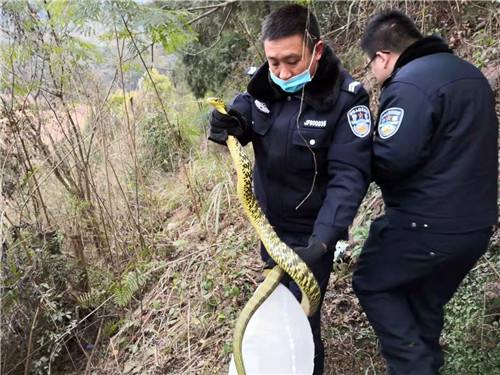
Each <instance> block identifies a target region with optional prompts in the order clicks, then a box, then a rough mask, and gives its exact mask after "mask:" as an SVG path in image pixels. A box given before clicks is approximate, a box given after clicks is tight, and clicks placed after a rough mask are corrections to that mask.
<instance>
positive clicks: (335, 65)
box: [247, 46, 340, 112]
mask: <svg viewBox="0 0 500 375" xmlns="http://www.w3.org/2000/svg"><path fill="white" fill-rule="evenodd" d="M247 91H248V93H249V94H250V95H252V96H253V97H254V98H256V99H258V100H262V101H268V102H274V101H278V100H281V99H284V98H285V97H287V96H289V95H290V94H289V93H286V92H284V91H283V90H281V88H280V87H279V86H277V85H276V84H275V83H274V82H273V81H271V78H270V77H269V64H268V63H267V62H266V63H264V64H263V65H262V66H261V67H260V68H259V70H257V72H256V73H255V75H254V76H253V78H252V79H251V81H250V83H249V84H248V87H247ZM339 91H340V60H339V59H338V58H337V56H335V54H334V53H333V51H332V49H331V48H330V47H328V46H325V52H324V53H323V56H322V57H321V59H320V60H319V64H318V69H317V70H316V74H315V75H314V77H313V79H312V81H311V82H309V83H308V84H306V86H305V88H304V102H305V103H307V104H309V105H310V106H312V107H313V108H314V109H315V110H317V111H320V112H323V111H325V110H327V109H330V108H331V107H332V106H333V104H335V101H336V100H337V97H338V94H339ZM292 95H294V96H301V91H298V92H297V93H295V94H292Z"/></svg>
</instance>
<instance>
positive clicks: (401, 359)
mask: <svg viewBox="0 0 500 375" xmlns="http://www.w3.org/2000/svg"><path fill="white" fill-rule="evenodd" d="M491 234H492V231H491V228H485V229H483V230H477V231H474V232H469V233H459V234H437V233H429V232H425V231H418V230H414V229H411V228H398V227H396V226H393V225H391V224H389V221H388V220H387V218H385V217H382V218H379V219H377V220H375V221H374V222H373V223H372V225H371V228H370V233H369V235H368V239H367V241H366V243H365V245H364V247H363V250H362V251H361V255H360V257H359V260H358V263H357V266H356V269H355V271H354V274H353V288H354V291H355V293H356V295H357V297H358V299H359V301H360V303H361V306H362V307H363V310H364V311H365V313H366V315H367V317H368V320H369V321H370V324H371V325H372V327H373V328H374V330H375V332H376V334H377V336H378V338H379V340H380V343H381V347H382V355H383V356H384V358H385V359H386V362H387V374H390V375H403V374H405V375H436V374H439V368H440V367H441V366H442V365H443V363H444V360H443V352H442V349H441V347H440V345H439V336H440V334H441V331H442V329H443V322H444V312H443V307H444V305H445V304H446V303H447V302H448V301H449V300H450V299H451V297H452V296H453V294H454V293H455V291H456V290H457V288H458V286H459V285H460V283H461V281H462V280H463V279H464V277H465V276H466V274H467V273H468V272H469V271H470V270H471V269H472V267H473V266H474V264H475V263H476V262H477V260H478V259H479V258H480V257H481V255H483V254H484V253H485V252H486V250H487V247H488V242H489V239H490V237H491Z"/></svg>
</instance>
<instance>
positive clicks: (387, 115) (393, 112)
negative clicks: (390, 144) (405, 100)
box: [378, 107, 405, 139]
mask: <svg viewBox="0 0 500 375" xmlns="http://www.w3.org/2000/svg"><path fill="white" fill-rule="evenodd" d="M404 114H405V111H404V109H403V108H398V107H391V108H387V109H386V110H384V111H383V112H382V113H381V114H380V119H379V121H378V135H379V137H380V138H382V139H387V138H391V137H392V136H393V135H394V134H396V132H397V131H398V130H399V127H400V126H401V122H402V121H403V116H404Z"/></svg>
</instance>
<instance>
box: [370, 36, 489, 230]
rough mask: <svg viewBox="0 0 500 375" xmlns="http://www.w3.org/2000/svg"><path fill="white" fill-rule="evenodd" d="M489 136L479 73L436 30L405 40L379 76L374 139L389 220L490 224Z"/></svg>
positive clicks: (436, 226) (423, 224) (426, 226)
mask: <svg viewBox="0 0 500 375" xmlns="http://www.w3.org/2000/svg"><path fill="white" fill-rule="evenodd" d="M497 138H498V123H497V116H496V113H495V103H494V97H493V94H492V90H491V88H490V86H489V84H488V82H487V80H486V79H485V77H484V76H483V75H482V74H481V72H480V71H479V70H478V69H477V68H475V67H474V66H473V65H471V64H469V63H467V62H465V61H463V60H462V59H460V58H458V57H456V56H455V55H453V54H452V53H451V50H450V49H449V48H448V46H447V45H446V44H445V43H444V42H443V41H442V40H441V39H439V38H437V37H428V38H424V39H422V40H419V41H417V42H416V43H414V44H413V45H411V46H410V47H408V48H407V50H405V51H404V52H403V53H402V54H401V56H400V57H399V59H398V60H397V62H396V65H395V68H394V71H393V74H392V76H391V77H390V78H389V79H388V80H387V81H386V82H384V85H383V91H382V94H381V97H380V111H379V119H378V124H377V130H376V134H375V138H374V170H373V174H374V179H375V181H376V182H377V183H378V185H379V186H380V187H381V189H382V194H383V198H384V201H385V204H386V214H387V217H388V219H389V222H392V223H394V224H398V225H404V226H409V227H411V228H415V229H422V230H428V231H434V232H440V233H454V232H467V231H472V230H475V229H480V228H485V227H488V226H490V225H493V224H495V223H496V222H497V173H498V165H497V163H498V161H497Z"/></svg>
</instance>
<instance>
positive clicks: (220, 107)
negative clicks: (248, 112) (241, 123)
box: [207, 97, 227, 115]
mask: <svg viewBox="0 0 500 375" xmlns="http://www.w3.org/2000/svg"><path fill="white" fill-rule="evenodd" d="M207 103H208V104H210V105H211V106H212V107H214V108H215V109H216V110H217V111H219V112H220V113H223V114H225V115H227V108H226V103H224V101H223V100H222V99H221V98H216V97H210V98H207Z"/></svg>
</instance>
